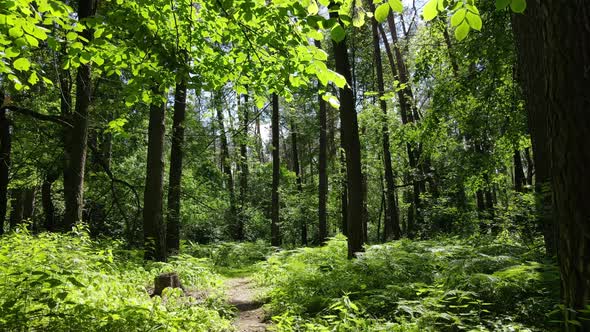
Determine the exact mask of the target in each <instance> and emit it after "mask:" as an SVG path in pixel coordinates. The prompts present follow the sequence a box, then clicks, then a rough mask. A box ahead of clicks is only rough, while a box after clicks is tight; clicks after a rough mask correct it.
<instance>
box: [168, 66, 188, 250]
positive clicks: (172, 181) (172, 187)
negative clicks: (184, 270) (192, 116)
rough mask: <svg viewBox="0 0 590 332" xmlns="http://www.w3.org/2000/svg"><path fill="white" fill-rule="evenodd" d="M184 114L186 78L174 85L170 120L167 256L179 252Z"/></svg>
mask: <svg viewBox="0 0 590 332" xmlns="http://www.w3.org/2000/svg"><path fill="white" fill-rule="evenodd" d="M185 114H186V78H184V77H183V78H181V81H180V82H178V83H176V92H175V94H174V116H173V119H172V145H171V146H170V173H169V179H168V207H167V214H168V215H167V218H166V219H167V222H166V250H167V253H168V254H169V255H174V254H177V253H178V252H179V251H180V194H181V189H182V158H183V154H184V151H183V145H184V118H185Z"/></svg>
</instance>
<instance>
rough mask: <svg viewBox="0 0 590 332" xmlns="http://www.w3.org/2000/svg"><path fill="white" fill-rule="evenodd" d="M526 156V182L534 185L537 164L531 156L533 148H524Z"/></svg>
mask: <svg viewBox="0 0 590 332" xmlns="http://www.w3.org/2000/svg"><path fill="white" fill-rule="evenodd" d="M524 158H525V160H526V183H527V184H528V185H529V186H532V185H533V175H534V174H535V164H534V163H533V159H532V158H531V149H529V148H525V149H524Z"/></svg>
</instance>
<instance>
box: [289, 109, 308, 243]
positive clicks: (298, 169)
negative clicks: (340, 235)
mask: <svg viewBox="0 0 590 332" xmlns="http://www.w3.org/2000/svg"><path fill="white" fill-rule="evenodd" d="M291 152H292V153H293V169H294V170H295V178H296V181H297V191H298V192H299V195H303V183H302V182H301V166H300V165H299V150H298V148H297V128H296V127H295V122H294V121H293V120H291ZM300 222H301V244H302V245H304V246H306V245H307V223H306V221H305V218H304V217H303V215H301V221H300Z"/></svg>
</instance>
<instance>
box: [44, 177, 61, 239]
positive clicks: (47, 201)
mask: <svg viewBox="0 0 590 332" xmlns="http://www.w3.org/2000/svg"><path fill="white" fill-rule="evenodd" d="M57 177H58V174H57V172H54V171H52V170H50V171H48V172H47V174H46V175H45V179H44V180H43V184H42V185H41V204H42V205H43V215H44V218H45V220H44V225H43V226H44V227H45V229H46V230H47V231H49V232H53V231H55V230H56V226H57V222H56V220H55V218H56V216H55V206H54V205H53V198H52V197H51V191H52V186H53V183H54V182H55V181H56V180H57Z"/></svg>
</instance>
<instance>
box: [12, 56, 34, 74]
mask: <svg viewBox="0 0 590 332" xmlns="http://www.w3.org/2000/svg"><path fill="white" fill-rule="evenodd" d="M12 65H13V66H14V69H16V70H19V71H27V70H29V68H31V62H29V59H27V58H18V59H16V60H14V62H13V63H12Z"/></svg>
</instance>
